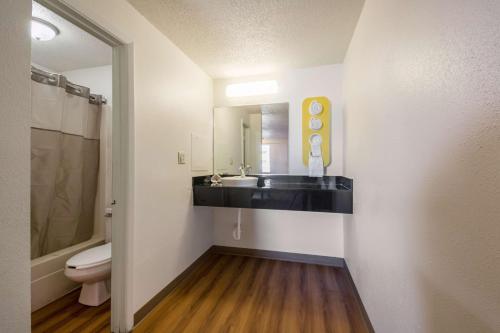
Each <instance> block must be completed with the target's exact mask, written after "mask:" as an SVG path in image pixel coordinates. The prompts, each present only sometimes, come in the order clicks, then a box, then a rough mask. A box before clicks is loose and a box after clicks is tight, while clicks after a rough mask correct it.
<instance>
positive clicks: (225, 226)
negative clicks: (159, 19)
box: [214, 65, 344, 257]
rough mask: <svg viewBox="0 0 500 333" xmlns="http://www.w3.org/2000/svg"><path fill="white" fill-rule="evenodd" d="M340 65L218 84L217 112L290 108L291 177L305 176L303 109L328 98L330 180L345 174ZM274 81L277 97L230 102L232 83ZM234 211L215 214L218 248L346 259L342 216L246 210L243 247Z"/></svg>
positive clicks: (306, 172) (243, 224) (215, 239)
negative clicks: (219, 109) (228, 89)
mask: <svg viewBox="0 0 500 333" xmlns="http://www.w3.org/2000/svg"><path fill="white" fill-rule="evenodd" d="M342 72H343V66H342V65H329V66H320V67H314V68H305V69H298V70H291V71H288V72H284V73H279V74H276V75H267V76H258V77H247V78H237V79H228V80H215V81H214V103H215V105H216V106H221V107H222V106H236V105H253V104H267V103H282V102H288V103H289V104H290V105H289V119H290V120H289V122H290V123H289V125H290V137H289V164H290V173H291V174H298V175H307V174H308V171H307V168H306V167H305V166H304V165H303V164H302V151H301V149H302V148H301V147H302V141H301V131H302V129H301V108H302V101H303V100H304V99H305V98H307V97H311V96H326V97H328V98H329V99H330V102H331V104H332V142H331V145H332V154H333V155H332V156H333V158H332V164H331V165H330V166H329V167H328V168H327V174H328V175H342V174H343V151H342V150H343V115H342V109H343V102H342V76H343V74H342ZM267 79H276V80H277V81H278V85H279V92H278V94H276V95H267V96H253V97H240V98H228V97H226V96H225V88H226V85H227V84H229V83H235V82H245V81H258V80H267ZM236 217H237V215H236V209H229V208H217V209H214V221H215V223H214V242H215V244H217V245H224V246H236V247H247V248H257V249H263V250H273V251H285V252H298V253H306V254H316V255H326V256H334V257H343V256H344V243H343V225H342V215H340V214H332V213H312V212H291V211H276V210H244V214H243V219H242V221H243V222H242V230H243V232H242V236H241V240H240V241H235V240H234V239H233V238H232V235H231V232H232V228H233V223H234V222H235V220H236Z"/></svg>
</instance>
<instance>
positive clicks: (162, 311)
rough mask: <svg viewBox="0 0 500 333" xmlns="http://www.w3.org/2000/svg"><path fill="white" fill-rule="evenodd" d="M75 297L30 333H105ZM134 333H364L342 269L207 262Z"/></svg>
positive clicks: (37, 318) (105, 310)
mask: <svg viewBox="0 0 500 333" xmlns="http://www.w3.org/2000/svg"><path fill="white" fill-rule="evenodd" d="M77 300H78V292H74V293H72V294H70V295H68V296H67V297H65V298H63V299H61V300H59V301H57V302H54V303H52V304H50V305H48V306H47V307H45V308H43V309H41V310H38V311H37V312H35V313H33V315H32V325H33V326H32V327H33V332H109V317H110V313H109V302H107V303H105V304H103V305H102V306H100V307H97V308H92V307H85V306H84V305H81V304H79V303H78V302H77ZM141 332H162V333H164V332H165V333H168V332H214V333H215V332H216V333H219V332H237V333H246V332H256V333H266V332H270V333H275V332H286V333H293V332H311V333H321V332H336V333H344V332H353V333H364V332H370V329H369V326H368V323H367V322H365V320H364V317H363V313H362V309H361V307H360V304H359V303H358V301H357V299H356V296H355V293H354V290H353V288H352V286H351V284H350V282H349V279H348V277H347V273H346V271H345V270H344V269H341V268H334V267H326V266H319V265H309V264H301V263H292V262H284V261H276V260H268V259H258V258H251V257H242V256H229V255H221V254H211V255H209V256H208V257H207V259H206V260H203V261H202V262H201V263H200V264H199V265H198V266H197V267H196V268H195V269H194V270H193V271H192V272H191V273H190V274H189V275H188V276H187V278H185V279H183V280H182V281H181V282H180V283H179V284H178V285H177V286H176V287H175V288H174V289H173V290H172V291H171V292H170V293H169V294H168V295H167V296H166V297H165V298H164V299H163V300H162V301H161V302H160V303H159V304H158V305H157V306H156V307H155V308H154V309H153V310H152V311H151V312H150V313H149V314H148V315H147V316H146V317H145V318H144V319H143V320H142V321H141V322H140V323H139V324H138V325H137V327H136V328H135V329H134V333H141Z"/></svg>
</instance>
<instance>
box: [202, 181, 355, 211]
mask: <svg viewBox="0 0 500 333" xmlns="http://www.w3.org/2000/svg"><path fill="white" fill-rule="evenodd" d="M252 176H253V177H258V178H259V180H258V182H257V186H241V187H237V186H221V185H212V184H211V183H210V176H200V177H193V204H194V205H195V206H212V207H235V208H257V209H278V210H297V211H311V212H328V213H344V214H352V197H353V187H352V185H353V181H352V179H349V178H346V177H341V176H324V177H319V178H313V177H307V176H291V175H290V176H289V175H252Z"/></svg>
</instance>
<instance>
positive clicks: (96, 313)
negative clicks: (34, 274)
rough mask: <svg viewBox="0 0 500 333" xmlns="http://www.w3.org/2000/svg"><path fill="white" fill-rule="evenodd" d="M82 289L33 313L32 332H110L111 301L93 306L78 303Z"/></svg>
mask: <svg viewBox="0 0 500 333" xmlns="http://www.w3.org/2000/svg"><path fill="white" fill-rule="evenodd" d="M79 296H80V289H78V290H76V291H73V292H72V293H70V294H68V295H66V296H64V297H63V298H61V299H59V300H57V301H55V302H53V303H50V304H49V305H47V306H45V307H44V308H41V309H40V310H37V311H35V312H33V313H32V314H31V331H32V332H50V333H58V332H61V333H63V332H64V333H66V332H79V333H80V332H81V333H87V332H88V333H90V332H92V333H94V332H96V333H97V332H110V331H111V329H110V316H111V312H110V304H111V303H110V301H107V302H106V303H104V304H102V305H100V306H98V307H91V306H86V305H82V304H80V303H78V297H79Z"/></svg>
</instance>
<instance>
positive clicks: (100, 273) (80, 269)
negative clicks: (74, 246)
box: [64, 243, 111, 306]
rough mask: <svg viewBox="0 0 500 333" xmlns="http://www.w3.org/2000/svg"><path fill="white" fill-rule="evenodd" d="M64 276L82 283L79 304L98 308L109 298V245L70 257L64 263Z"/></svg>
mask: <svg viewBox="0 0 500 333" xmlns="http://www.w3.org/2000/svg"><path fill="white" fill-rule="evenodd" d="M64 274H65V275H66V276H67V277H68V278H69V279H71V280H73V281H75V282H80V283H82V291H81V292H80V298H79V300H78V301H79V302H80V303H82V304H85V305H90V306H98V305H101V304H102V303H104V302H106V301H107V300H108V299H109V298H110V296H111V293H110V290H109V288H108V284H107V283H106V282H107V280H109V278H110V277H111V243H107V244H104V245H101V246H96V247H93V248H91V249H88V250H85V251H83V252H80V253H78V254H77V255H75V256H73V257H71V258H70V259H69V260H68V261H67V262H66V267H65V269H64Z"/></svg>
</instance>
